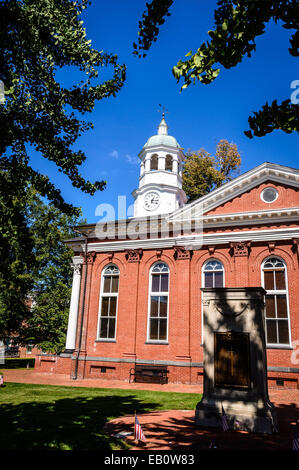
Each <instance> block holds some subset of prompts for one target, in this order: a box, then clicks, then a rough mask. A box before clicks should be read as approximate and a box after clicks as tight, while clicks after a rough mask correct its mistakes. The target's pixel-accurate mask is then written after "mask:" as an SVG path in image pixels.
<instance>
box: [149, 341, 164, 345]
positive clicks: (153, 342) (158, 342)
mask: <svg viewBox="0 0 299 470" xmlns="http://www.w3.org/2000/svg"><path fill="white" fill-rule="evenodd" d="M145 344H168V341H146V342H145Z"/></svg>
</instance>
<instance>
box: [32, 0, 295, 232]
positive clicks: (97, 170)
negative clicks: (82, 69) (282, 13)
mask: <svg viewBox="0 0 299 470" xmlns="http://www.w3.org/2000/svg"><path fill="white" fill-rule="evenodd" d="M144 7H145V1H143V0H111V1H110V2H105V1H102V0H93V1H92V5H91V6H90V7H89V8H88V9H87V10H86V12H85V13H84V15H83V18H82V19H83V20H84V23H85V27H86V32H87V37H88V39H91V40H92V46H93V47H94V48H97V49H99V50H104V51H107V52H111V53H116V54H117V55H118V60H119V63H125V64H126V65H127V80H126V83H125V85H124V86H123V88H122V90H121V91H120V92H119V93H118V94H117V96H116V97H115V98H114V97H111V98H108V99H105V100H102V101H100V102H98V103H97V104H96V106H95V108H94V110H93V112H92V113H91V114H87V115H85V118H86V119H87V120H90V121H92V122H93V123H94V129H93V130H92V131H89V132H87V133H86V134H85V135H84V136H82V137H81V138H80V140H78V141H77V145H76V148H78V149H79V148H80V149H81V150H83V151H84V152H85V153H86V155H87V159H86V162H85V163H84V164H83V165H82V166H81V173H82V174H83V176H84V177H86V178H87V179H90V180H91V181H95V180H102V179H104V180H107V187H106V189H105V190H104V191H102V192H98V193H96V194H95V195H94V196H88V195H86V194H84V193H82V192H81V191H80V190H78V189H75V188H73V187H72V185H71V183H70V182H69V180H68V179H67V178H66V177H64V176H63V175H62V174H61V173H59V172H58V171H57V169H56V167H55V165H54V164H52V163H51V162H47V161H46V160H45V159H43V158H42V157H40V158H34V161H33V166H35V167H36V168H38V169H39V171H41V172H42V173H46V174H48V175H49V176H50V178H51V180H52V181H54V182H55V184H56V185H57V186H58V187H59V188H60V189H61V191H62V195H63V196H64V198H65V200H66V201H67V202H70V203H72V204H74V205H76V206H81V207H82V210H83V216H84V218H85V219H86V220H87V222H89V223H95V222H97V221H98V220H99V217H98V216H96V215H95V214H96V208H97V206H98V205H99V204H112V205H113V206H114V207H115V208H117V197H118V196H119V195H121V196H126V198H127V206H129V205H130V204H132V203H133V198H132V196H131V192H132V191H133V190H134V189H135V188H136V187H137V186H138V178H139V165H138V160H137V155H138V153H139V151H140V150H141V148H142V146H143V145H144V143H145V142H146V141H147V139H148V138H149V137H150V136H151V135H153V134H156V131H157V126H158V124H159V122H160V119H161V114H159V113H158V105H159V103H162V104H163V105H164V106H165V107H166V108H167V110H168V114H167V115H166V121H167V124H168V126H169V134H171V135H174V136H175V137H176V139H177V140H178V142H179V143H180V145H181V146H182V147H183V148H184V149H185V150H189V149H192V150H199V149H200V148H204V149H205V150H207V151H208V152H210V153H213V152H214V151H215V148H216V145H217V143H218V142H219V140H220V139H227V140H228V141H230V142H234V143H236V144H237V145H238V148H239V151H240V153H241V156H242V167H241V171H242V172H245V171H247V170H249V169H251V168H253V167H255V166H257V165H260V164H261V163H263V162H264V161H269V162H273V163H278V164H282V165H286V166H291V167H297V168H298V167H299V161H298V160H299V159H298V148H299V145H298V144H299V138H298V134H295V133H293V134H285V133H283V132H282V131H275V132H273V133H271V134H269V135H267V136H265V137H262V138H258V137H255V138H254V139H251V140H250V139H248V138H247V137H246V136H245V135H244V133H243V131H244V130H248V128H249V127H248V121H247V120H248V116H249V115H251V114H252V112H253V111H258V110H259V109H260V108H261V107H262V106H263V105H264V104H265V102H266V101H268V103H272V101H273V100H274V99H277V100H278V101H282V100H285V99H287V98H290V95H291V93H292V91H293V90H292V89H291V88H290V84H291V82H292V81H293V80H299V70H298V58H297V59H296V58H295V57H292V56H291V55H290V54H289V52H288V47H289V42H288V39H289V36H290V31H287V30H285V29H284V28H282V26H281V24H277V25H275V24H274V23H271V24H269V25H268V26H267V28H266V33H265V34H264V35H262V36H260V37H258V38H257V40H256V46H257V50H256V53H254V54H253V55H252V57H251V58H250V59H249V58H244V60H243V62H242V63H241V64H239V65H238V66H237V67H235V68H233V69H230V70H225V69H223V68H221V72H220V74H219V76H218V78H217V79H216V80H215V81H214V82H213V83H212V84H210V85H202V84H200V83H198V84H196V85H195V86H190V87H189V88H188V89H185V90H184V91H183V92H182V93H180V85H178V84H176V81H175V79H174V78H173V75H172V72H171V68H172V66H173V65H175V64H176V63H177V62H178V60H179V59H182V58H184V56H185V55H186V54H187V52H188V51H190V50H193V51H195V50H197V48H198V47H199V46H200V45H201V44H202V42H204V41H205V40H206V39H208V34H207V31H208V30H210V29H213V26H214V9H215V7H216V1H214V0H209V1H202V0H201V1H200V0H188V1H186V0H175V1H174V4H173V6H172V7H171V16H170V17H168V18H167V20H166V23H165V24H164V25H163V26H162V27H161V29H160V35H159V37H158V40H157V42H156V43H154V45H153V46H152V48H151V50H150V52H149V53H148V55H147V57H146V58H145V59H138V58H137V57H135V56H133V54H132V51H133V47H132V44H133V42H134V41H135V42H137V31H138V21H139V20H140V18H141V15H142V12H143V10H144ZM107 76H109V70H106V71H104V72H103V77H104V78H105V77H107ZM100 77H101V74H100ZM63 79H64V80H65V82H66V83H69V84H72V83H73V81H74V82H77V75H76V74H75V73H74V72H73V71H72V72H70V71H69V72H68V74H67V75H65V76H64V77H63ZM116 217H117V218H118V214H117V212H116Z"/></svg>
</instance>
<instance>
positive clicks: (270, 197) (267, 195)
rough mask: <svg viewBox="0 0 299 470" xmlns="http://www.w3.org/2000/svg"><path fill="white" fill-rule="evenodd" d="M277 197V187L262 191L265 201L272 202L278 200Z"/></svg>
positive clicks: (262, 197)
mask: <svg viewBox="0 0 299 470" xmlns="http://www.w3.org/2000/svg"><path fill="white" fill-rule="evenodd" d="M277 198H278V191H277V189H275V188H273V187H268V188H265V189H263V191H262V193H261V199H262V201H264V202H268V203H271V202H274V201H276V199H277Z"/></svg>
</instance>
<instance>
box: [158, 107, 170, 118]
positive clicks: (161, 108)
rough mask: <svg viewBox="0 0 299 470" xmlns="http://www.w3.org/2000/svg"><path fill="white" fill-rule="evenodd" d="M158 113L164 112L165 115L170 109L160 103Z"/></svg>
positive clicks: (163, 115)
mask: <svg viewBox="0 0 299 470" xmlns="http://www.w3.org/2000/svg"><path fill="white" fill-rule="evenodd" d="M159 108H160V109H158V113H162V117H163V118H164V117H165V114H168V110H167V109H166V108H165V106H162V104H159Z"/></svg>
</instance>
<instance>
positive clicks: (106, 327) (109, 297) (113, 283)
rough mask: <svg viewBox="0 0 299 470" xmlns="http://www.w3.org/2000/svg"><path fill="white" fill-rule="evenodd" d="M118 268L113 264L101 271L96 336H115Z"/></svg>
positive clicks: (104, 337)
mask: <svg viewBox="0 0 299 470" xmlns="http://www.w3.org/2000/svg"><path fill="white" fill-rule="evenodd" d="M118 283H119V269H118V267H117V266H115V265H114V264H111V265H109V266H107V267H106V268H105V269H104V270H103V272H102V279H101V296H100V315H99V327H98V338H99V339H102V340H113V339H115V336H116V315H117V300H118Z"/></svg>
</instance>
